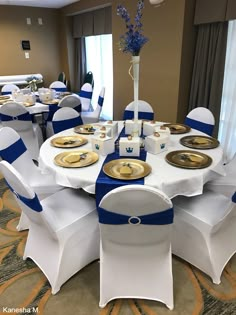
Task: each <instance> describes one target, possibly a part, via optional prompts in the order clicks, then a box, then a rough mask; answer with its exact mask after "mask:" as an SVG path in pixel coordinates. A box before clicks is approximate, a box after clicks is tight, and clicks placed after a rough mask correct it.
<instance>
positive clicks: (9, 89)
mask: <svg viewBox="0 0 236 315" xmlns="http://www.w3.org/2000/svg"><path fill="white" fill-rule="evenodd" d="M19 90H20V88H19V87H18V86H17V85H15V84H5V85H3V87H2V90H1V94H2V95H6V94H11V93H12V92H13V91H19Z"/></svg>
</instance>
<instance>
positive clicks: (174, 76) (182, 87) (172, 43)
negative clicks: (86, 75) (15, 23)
mask: <svg viewBox="0 0 236 315" xmlns="http://www.w3.org/2000/svg"><path fill="white" fill-rule="evenodd" d="M119 3H122V4H124V5H125V6H126V7H127V9H128V10H129V12H130V13H131V16H132V18H133V17H134V14H135V13H136V3H137V2H136V1H130V0H123V1H120V0H113V1H112V29H113V30H112V35H113V67H114V119H120V118H121V117H122V114H123V110H124V108H125V106H126V105H127V104H128V103H129V102H131V101H132V100H133V82H132V80H131V78H130V76H129V75H128V69H129V67H130V59H131V56H130V54H124V53H122V52H121V51H119V49H118V44H117V43H118V41H119V37H120V35H122V34H123V33H124V32H125V25H124V22H123V20H122V19H121V18H120V17H119V16H117V14H116V8H117V5H118V4H119ZM107 4H109V1H106V0H101V1H98V0H97V1H95V0H81V1H79V2H77V3H74V4H72V5H70V6H67V7H66V8H64V9H63V13H64V14H73V13H74V12H81V11H85V10H86V9H88V8H92V7H94V8H95V7H97V6H99V5H101V6H102V5H107ZM194 6H195V0H188V1H187V0H174V1H173V0H166V1H165V4H164V5H162V6H161V7H159V8H154V7H153V6H151V5H150V4H149V2H148V1H145V9H144V10H143V19H142V21H143V25H144V34H145V35H146V36H147V37H148V38H149V42H148V43H147V44H146V45H145V46H144V47H143V49H142V51H141V54H140V56H141V61H140V89H139V98H140V99H143V100H146V101H147V102H149V103H150V104H151V105H152V107H153V108H154V111H155V119H158V120H163V121H177V120H179V121H180V122H182V121H183V119H184V116H185V115H186V113H187V107H188V97H189V86H190V80H191V68H192V60H193V51H194V41H195V36H194V34H195V33H194V28H193V23H192V21H193V12H194Z"/></svg>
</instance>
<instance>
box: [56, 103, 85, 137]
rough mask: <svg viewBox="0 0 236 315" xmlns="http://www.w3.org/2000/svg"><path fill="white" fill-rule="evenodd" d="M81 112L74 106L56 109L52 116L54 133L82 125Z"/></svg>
mask: <svg viewBox="0 0 236 315" xmlns="http://www.w3.org/2000/svg"><path fill="white" fill-rule="evenodd" d="M82 124H83V122H82V119H81V117H80V114H79V113H78V112H77V111H76V110H75V109H73V108H70V107H62V108H60V109H58V110H57V111H56V113H55V114H54V115H53V118H52V126H53V131H54V133H58V132H60V131H63V130H66V129H69V128H73V127H76V126H78V125H82Z"/></svg>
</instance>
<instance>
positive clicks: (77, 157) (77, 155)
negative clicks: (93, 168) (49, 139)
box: [54, 150, 98, 168]
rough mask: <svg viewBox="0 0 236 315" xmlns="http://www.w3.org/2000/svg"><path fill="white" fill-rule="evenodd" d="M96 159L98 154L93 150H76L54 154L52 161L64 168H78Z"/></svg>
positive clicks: (92, 162)
mask: <svg viewBox="0 0 236 315" xmlns="http://www.w3.org/2000/svg"><path fill="white" fill-rule="evenodd" d="M97 160H98V154H97V153H96V152H93V151H87V150H78V151H70V152H62V153H60V154H58V155H56V156H55V158H54V162H55V164H56V165H58V166H62V167H66V168H79V167H85V166H89V165H91V164H94V163H95V162H97Z"/></svg>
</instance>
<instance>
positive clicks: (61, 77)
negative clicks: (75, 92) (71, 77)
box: [58, 71, 66, 84]
mask: <svg viewBox="0 0 236 315" xmlns="http://www.w3.org/2000/svg"><path fill="white" fill-rule="evenodd" d="M58 81H60V82H63V83H65V84H66V75H65V72H63V71H62V72H60V73H59V75H58Z"/></svg>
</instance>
